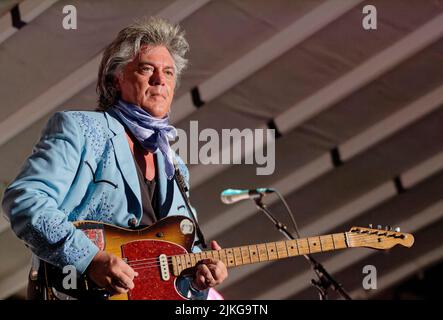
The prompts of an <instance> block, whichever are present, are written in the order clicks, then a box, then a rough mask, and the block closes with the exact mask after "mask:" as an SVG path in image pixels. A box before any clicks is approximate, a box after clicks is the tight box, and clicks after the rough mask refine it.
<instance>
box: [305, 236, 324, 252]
mask: <svg viewBox="0 0 443 320" xmlns="http://www.w3.org/2000/svg"><path fill="white" fill-rule="evenodd" d="M308 245H309V251H310V252H311V253H315V252H321V244H320V238H319V237H309V238H308Z"/></svg>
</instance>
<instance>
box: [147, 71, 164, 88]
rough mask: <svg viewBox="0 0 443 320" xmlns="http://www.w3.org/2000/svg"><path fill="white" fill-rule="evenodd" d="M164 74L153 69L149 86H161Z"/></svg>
mask: <svg viewBox="0 0 443 320" xmlns="http://www.w3.org/2000/svg"><path fill="white" fill-rule="evenodd" d="M165 80H166V79H165V75H164V73H163V72H161V71H154V73H153V74H152V76H151V77H150V78H149V84H150V85H151V86H162V85H164V84H165Z"/></svg>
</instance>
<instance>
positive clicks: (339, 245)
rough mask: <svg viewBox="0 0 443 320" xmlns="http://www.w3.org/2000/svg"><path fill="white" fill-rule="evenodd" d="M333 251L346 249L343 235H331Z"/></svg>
mask: <svg viewBox="0 0 443 320" xmlns="http://www.w3.org/2000/svg"><path fill="white" fill-rule="evenodd" d="M332 239H333V241H334V247H335V249H344V248H346V247H347V245H346V241H345V237H344V233H336V234H333V235H332Z"/></svg>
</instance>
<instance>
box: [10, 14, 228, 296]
mask: <svg viewBox="0 0 443 320" xmlns="http://www.w3.org/2000/svg"><path fill="white" fill-rule="evenodd" d="M188 49H189V46H188V43H187V42H186V40H185V38H184V35H183V32H182V31H181V30H180V28H179V27H178V26H174V25H171V24H169V23H168V22H166V21H164V20H162V19H159V18H151V19H148V20H146V21H142V22H138V23H135V24H133V25H131V26H129V27H127V28H125V29H123V30H122V31H120V33H119V34H118V36H117V38H116V39H115V40H114V41H113V42H112V43H111V44H110V45H109V46H108V47H107V48H106V50H105V52H104V54H103V58H102V62H101V65H100V70H99V77H98V82H97V91H98V93H99V95H100V97H99V110H100V111H97V112H78V111H71V112H59V113H56V114H55V115H54V116H53V117H52V118H51V119H50V120H49V122H48V124H47V126H46V128H45V129H44V130H43V133H42V137H41V139H40V141H39V142H38V143H37V145H36V146H35V148H34V152H33V154H32V155H31V156H30V157H29V158H28V159H27V161H26V162H25V164H24V166H23V168H22V170H21V172H20V174H19V175H18V177H17V178H16V180H15V181H14V182H12V184H11V185H10V186H9V187H8V188H7V190H6V191H5V195H4V200H3V209H4V212H5V213H6V215H7V217H8V218H9V220H10V222H11V226H12V229H13V230H14V232H15V233H16V234H17V236H18V237H19V238H21V239H22V240H24V241H25V243H26V244H27V246H28V247H30V248H31V250H32V251H33V252H34V254H35V255H37V256H38V257H40V258H41V259H43V260H45V261H48V262H49V263H51V264H54V265H56V266H58V267H63V266H65V265H73V266H75V268H76V270H77V272H78V273H80V274H84V273H86V274H87V275H88V276H89V278H90V279H91V280H92V281H94V282H95V283H96V284H97V285H98V286H100V287H103V288H106V289H108V290H109V291H110V292H111V293H113V294H120V293H126V292H128V290H131V289H133V288H134V278H135V277H137V276H138V273H137V272H135V271H134V270H133V269H132V268H131V267H130V266H129V265H128V264H126V263H125V262H124V261H123V260H122V259H120V258H118V257H116V256H113V255H111V254H109V253H107V252H105V251H99V249H98V248H97V247H96V246H95V245H94V244H93V243H92V242H91V241H90V240H89V239H88V238H87V237H86V236H85V234H84V233H83V232H82V231H80V230H78V229H76V228H75V227H74V225H73V224H72V222H73V221H79V220H95V221H103V222H107V223H110V224H113V225H117V226H122V227H136V226H139V225H150V224H152V223H154V222H155V221H156V220H158V219H160V218H163V217H166V216H170V215H188V216H189V215H191V214H190V212H188V211H187V209H186V208H187V206H186V205H185V204H186V203H185V201H186V199H184V197H183V196H182V193H180V190H179V186H178V184H177V182H176V180H175V179H173V177H174V173H175V167H174V162H177V163H178V167H179V168H180V171H181V172H182V173H183V175H184V176H185V179H186V180H187V176H188V171H187V169H186V166H185V165H184V163H183V162H182V160H181V159H180V158H179V157H178V156H177V155H175V154H174V152H173V151H172V150H171V148H170V145H169V139H171V138H174V137H175V135H176V131H175V128H174V127H172V126H171V125H169V120H168V119H169V117H168V115H169V112H170V108H171V103H172V99H173V97H174V91H175V89H176V86H177V81H178V79H179V76H180V74H181V72H182V71H183V69H184V68H185V66H186V63H187V60H186V59H185V58H184V56H185V53H186V52H187V51H188ZM186 183H188V182H187V181H186ZM211 247H212V249H215V250H218V249H220V247H219V246H218V244H217V243H216V242H215V241H213V242H212V243H211ZM198 250H199V248H198V247H196V246H194V251H198ZM226 277H227V270H226V266H225V265H224V264H223V262H221V261H219V260H215V259H206V260H202V261H201V263H199V264H198V265H197V266H196V268H195V269H194V272H193V275H192V276H191V277H180V278H179V281H177V287H178V290H179V291H180V292H181V293H182V294H183V295H184V296H187V297H190V298H193V299H205V298H206V297H207V291H208V289H209V288H211V287H214V286H216V285H218V284H220V283H221V282H222V281H223V280H224V279H225V278H226Z"/></svg>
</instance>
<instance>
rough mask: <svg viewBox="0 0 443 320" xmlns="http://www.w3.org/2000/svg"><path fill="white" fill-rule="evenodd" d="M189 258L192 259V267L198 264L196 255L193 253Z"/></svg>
mask: <svg viewBox="0 0 443 320" xmlns="http://www.w3.org/2000/svg"><path fill="white" fill-rule="evenodd" d="M189 258H190V259H191V264H192V266H195V265H196V264H197V260H196V259H195V253H191V254H190V255H189Z"/></svg>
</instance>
